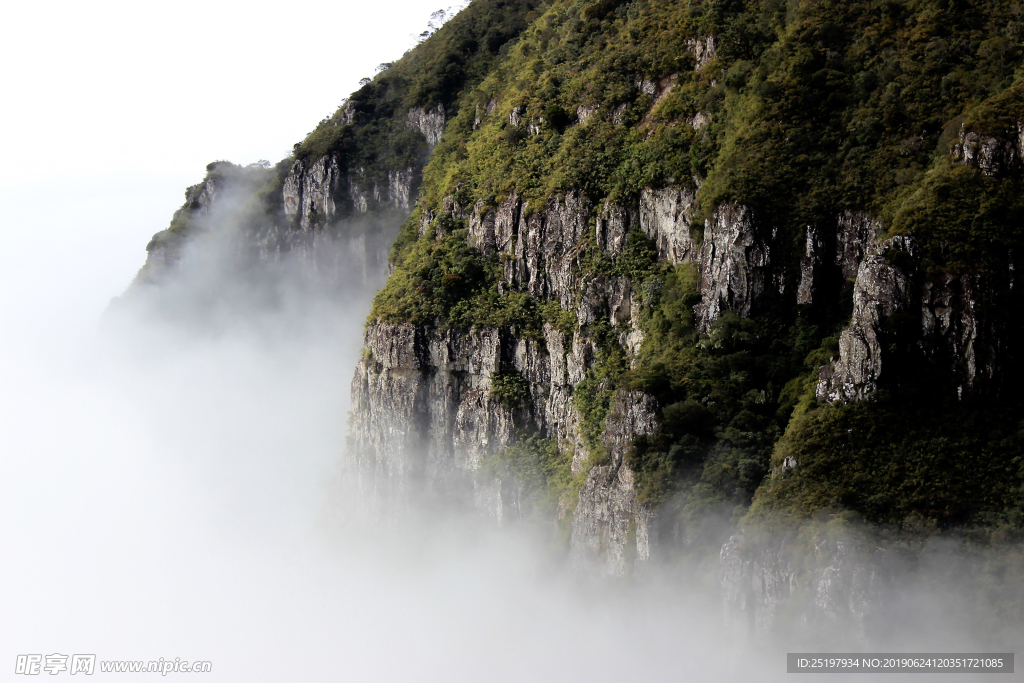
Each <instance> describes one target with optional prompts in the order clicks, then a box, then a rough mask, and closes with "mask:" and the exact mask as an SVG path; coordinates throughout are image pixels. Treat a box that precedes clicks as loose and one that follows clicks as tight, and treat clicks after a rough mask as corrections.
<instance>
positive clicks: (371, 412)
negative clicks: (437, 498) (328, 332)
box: [348, 323, 578, 518]
mask: <svg viewBox="0 0 1024 683" xmlns="http://www.w3.org/2000/svg"><path fill="white" fill-rule="evenodd" d="M544 336H545V341H546V343H545V344H540V343H538V342H535V341H532V340H523V339H516V338H514V337H512V336H511V335H510V334H509V333H508V332H502V331H499V330H495V329H489V328H484V329H474V330H472V331H469V332H459V331H454V330H448V331H443V332H442V331H438V330H434V329H431V328H424V327H421V326H413V325H390V324H384V323H377V324H374V325H371V326H370V327H369V328H368V329H367V332H366V339H365V355H364V358H363V359H362V360H361V361H360V363H359V365H358V366H357V368H356V373H355V378H354V379H353V382H352V414H353V423H352V432H351V441H350V444H349V448H348V453H349V455H348V457H349V461H350V462H351V463H353V464H354V465H355V469H356V471H357V473H358V481H359V490H360V495H361V497H362V499H363V500H364V501H369V502H370V504H371V505H376V504H378V503H379V502H380V501H381V500H383V499H386V498H389V497H391V496H392V495H394V494H399V495H400V497H401V494H408V493H409V492H410V491H411V490H414V489H416V488H417V487H424V486H425V487H427V488H429V489H431V490H434V491H444V492H447V495H449V496H454V497H455V498H457V499H458V498H461V499H464V500H467V501H468V500H471V499H473V500H475V501H476V503H477V505H482V504H486V505H492V506H496V507H492V508H490V509H488V510H487V511H488V513H490V514H492V515H493V516H495V517H497V518H504V517H507V516H508V515H509V512H508V510H506V509H505V508H503V507H502V506H503V502H502V501H503V500H504V499H503V498H502V497H501V496H498V495H497V494H496V493H495V491H493V490H492V489H493V486H494V482H492V481H477V480H475V478H474V473H475V472H476V470H477V468H478V467H479V465H480V463H481V461H482V460H483V459H484V458H486V457H488V456H490V455H493V454H495V453H497V452H498V451H499V450H501V449H503V448H507V447H508V446H509V445H511V444H512V443H513V441H514V440H515V439H516V438H518V436H519V435H520V433H522V432H523V431H533V430H536V431H537V432H539V433H540V434H542V435H546V436H548V437H550V438H557V439H558V440H559V442H560V445H561V446H562V447H563V448H565V449H567V450H569V451H570V452H572V451H573V450H574V449H575V447H576V445H575V444H576V440H575V434H576V424H577V422H578V416H577V414H576V410H575V408H574V406H573V404H572V386H571V384H570V383H569V382H570V377H569V374H568V373H567V371H566V361H565V355H566V353H567V350H568V347H569V344H568V343H567V341H566V339H565V336H564V335H563V334H562V333H561V332H559V331H558V330H555V329H553V328H551V327H550V326H545V328H544ZM502 373H516V374H518V375H519V376H520V377H521V378H522V380H524V382H525V384H526V386H527V387H528V390H527V393H528V395H529V397H528V399H525V400H524V401H523V403H522V404H521V405H520V406H518V407H508V406H505V405H503V404H502V403H501V401H500V400H498V399H497V398H495V397H494V396H492V393H491V387H492V381H493V378H494V377H495V376H496V375H498V374H502ZM474 487H475V488H476V490H475V492H474ZM488 491H491V492H490V493H488ZM506 502H507V501H506ZM505 507H507V506H505Z"/></svg>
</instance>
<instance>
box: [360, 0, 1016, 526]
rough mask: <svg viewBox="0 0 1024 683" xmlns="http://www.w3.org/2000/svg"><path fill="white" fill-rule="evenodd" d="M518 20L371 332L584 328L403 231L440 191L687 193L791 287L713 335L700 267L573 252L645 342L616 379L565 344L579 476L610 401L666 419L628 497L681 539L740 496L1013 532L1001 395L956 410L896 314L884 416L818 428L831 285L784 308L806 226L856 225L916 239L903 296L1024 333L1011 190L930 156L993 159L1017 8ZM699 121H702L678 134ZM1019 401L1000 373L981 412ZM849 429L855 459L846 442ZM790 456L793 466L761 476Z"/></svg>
mask: <svg viewBox="0 0 1024 683" xmlns="http://www.w3.org/2000/svg"><path fill="white" fill-rule="evenodd" d="M538 13H539V16H538V17H537V18H536V20H534V21H532V23H531V24H530V26H529V27H528V28H526V29H525V31H523V32H522V35H521V38H520V40H519V41H518V42H515V43H509V44H508V45H507V46H506V48H504V50H503V54H502V55H500V56H499V58H498V59H496V60H495V61H494V62H492V63H491V64H490V67H489V68H490V71H488V72H487V73H486V74H483V71H481V72H480V74H481V77H480V78H479V79H478V80H477V81H475V83H474V84H473V85H472V86H469V87H466V88H465V89H464V90H463V91H462V93H461V95H460V96H459V105H458V106H457V107H455V108H453V111H455V110H456V109H457V111H455V113H454V116H453V117H452V119H451V121H450V122H449V124H448V129H447V132H446V135H445V137H444V138H443V139H442V141H441V142H440V144H439V145H438V146H437V148H436V150H435V152H434V155H433V157H432V159H431V161H430V163H429V164H428V165H427V166H426V167H425V168H424V171H423V180H424V182H423V187H422V190H421V195H420V198H419V203H418V209H417V210H416V212H414V214H413V216H412V217H411V218H410V220H409V221H408V222H407V223H406V225H405V226H404V228H403V230H402V234H401V235H400V237H399V239H398V240H397V242H396V243H395V246H394V248H393V251H392V263H393V264H394V265H395V268H396V269H395V273H394V275H393V276H392V278H391V281H389V283H388V285H387V286H386V287H385V289H384V290H383V291H382V292H381V293H380V295H379V296H378V297H377V300H376V301H375V304H374V309H373V313H372V314H371V319H383V320H392V321H398V320H412V321H415V322H422V323H425V324H439V325H441V326H448V325H452V326H457V327H463V328H469V327H472V326H474V325H485V326H495V327H507V328H510V329H513V330H515V333H516V334H517V335H522V336H527V337H532V338H539V336H538V335H539V329H540V326H541V325H542V324H543V322H544V321H547V322H551V323H552V324H555V325H556V326H557V327H559V328H560V329H562V330H563V331H565V332H566V333H569V332H570V331H572V330H573V328H574V327H575V325H576V321H575V320H574V319H572V317H571V316H572V314H571V313H569V312H566V311H562V309H561V308H560V307H558V306H557V304H554V302H551V301H536V300H534V299H533V298H531V297H529V296H528V295H526V294H525V293H523V292H515V291H512V292H508V291H506V293H504V294H502V295H499V294H498V282H499V281H500V280H501V279H502V263H501V261H500V260H499V259H497V258H494V257H492V258H490V259H485V258H484V257H483V256H482V255H481V254H480V253H479V252H477V251H475V250H473V249H471V248H470V247H469V246H468V245H467V244H466V237H465V231H464V228H465V226H464V225H451V226H445V227H444V229H443V230H442V232H443V233H444V235H445V236H444V237H443V238H441V239H439V240H438V239H436V234H437V233H436V231H435V232H431V230H430V229H428V230H427V231H426V233H425V234H423V235H421V234H420V230H419V229H420V224H421V220H422V216H423V215H425V214H424V213H423V212H425V211H426V210H427V209H433V210H437V209H438V207H440V206H441V205H442V203H443V202H442V200H443V198H444V197H445V196H448V195H454V196H457V197H458V201H459V204H460V205H461V206H472V205H473V203H475V202H477V201H482V202H483V203H484V204H485V205H486V206H489V207H494V206H498V205H499V204H501V202H502V201H504V199H505V198H506V197H507V196H508V195H509V194H510V193H511V192H513V191H515V192H516V193H517V194H518V196H519V197H520V198H521V199H522V200H524V202H526V204H525V206H526V209H525V211H527V212H529V211H532V210H536V209H537V207H539V206H542V205H543V203H544V202H546V201H547V200H548V199H549V198H550V197H552V196H556V195H560V194H563V193H566V192H568V191H570V190H577V189H578V190H582V191H584V192H585V193H586V194H587V195H588V196H589V198H590V199H591V200H592V203H593V206H595V207H599V206H601V204H602V202H603V200H605V199H611V200H615V201H618V202H620V203H622V204H627V205H628V204H632V205H634V206H635V204H636V202H637V199H638V196H639V194H640V192H641V190H642V189H643V188H645V187H659V186H663V185H666V184H669V183H674V184H677V185H678V184H685V185H689V186H691V187H693V186H694V185H693V183H692V181H691V180H690V179H691V178H694V177H697V178H701V179H702V183H701V184H700V190H699V192H698V193H697V201H698V206H699V212H698V216H697V220H696V222H695V224H694V228H695V230H694V234H695V235H696V237H697V238H698V239H699V237H700V234H699V232H700V228H701V225H702V224H703V218H704V217H707V216H709V215H710V212H711V211H712V210H713V208H714V207H715V206H717V205H719V204H721V203H723V202H735V203H739V204H743V205H745V206H747V207H748V208H749V209H750V210H751V212H752V215H754V216H755V217H756V219H757V220H758V221H760V222H761V223H762V224H765V225H770V226H771V227H772V229H773V233H774V235H775V237H774V239H773V243H772V249H773V250H774V252H775V256H774V257H773V258H776V259H778V260H779V261H781V262H786V263H788V264H791V266H792V267H788V268H787V279H786V281H785V283H784V284H785V287H784V290H783V291H784V293H785V294H784V297H780V298H776V299H772V298H771V297H770V296H769V297H766V298H765V299H764V300H763V301H761V302H759V306H758V308H757V309H756V311H755V315H754V316H752V317H751V318H749V319H741V318H740V317H739V316H737V315H735V314H732V313H726V314H724V315H722V316H721V317H720V318H719V319H718V320H717V321H716V322H715V323H714V324H713V325H712V326H711V328H710V329H709V330H708V332H707V334H700V333H698V331H697V329H696V327H695V325H694V312H693V311H694V307H695V306H696V305H697V304H698V303H699V301H700V293H699V291H698V289H697V283H696V278H695V274H694V272H693V271H692V269H690V268H689V267H687V266H683V267H679V268H671V267H668V266H666V265H665V264H662V263H658V262H657V261H656V258H655V252H654V249H653V245H651V244H650V242H649V241H647V240H646V238H644V237H643V236H642V235H640V234H638V233H636V232H634V233H633V234H631V235H630V236H629V241H628V244H627V249H626V252H625V253H624V254H623V255H622V256H621V257H619V258H617V259H616V260H614V261H612V260H611V259H609V258H608V257H607V256H605V255H604V254H603V253H601V252H600V251H599V250H598V249H597V248H596V246H595V244H594V242H593V238H591V237H587V238H585V239H584V240H583V242H582V243H581V244H580V245H579V247H580V250H581V254H582V256H581V262H582V277H583V279H584V280H585V279H587V278H590V277H593V276H596V275H608V276H626V277H628V278H629V279H630V281H631V283H632V287H633V290H634V292H636V293H637V294H638V296H639V300H640V303H641V304H642V308H641V311H640V320H641V324H642V327H643V330H644V333H645V343H644V345H643V348H642V350H641V351H640V354H639V356H638V357H637V358H635V359H633V361H632V364H631V363H630V361H629V359H627V358H626V356H625V353H624V351H623V349H622V348H621V346H620V344H619V341H618V338H617V334H618V331H617V330H615V329H613V328H612V327H611V325H610V324H609V322H607V321H604V320H600V321H596V322H593V323H591V324H590V325H588V326H587V328H586V330H585V333H586V335H587V336H588V337H589V339H591V340H593V341H594V342H595V345H596V362H595V364H594V366H593V369H592V370H591V371H590V372H589V373H588V375H587V377H586V379H585V380H584V381H583V382H582V383H580V384H579V386H577V387H576V389H575V393H574V399H573V400H574V403H575V407H576V409H577V411H578V412H579V413H580V416H581V420H582V427H581V431H582V434H581V436H582V438H583V440H584V443H585V445H586V447H587V449H588V451H589V452H590V454H591V458H592V462H593V463H600V462H603V460H604V458H605V457H606V456H605V454H604V451H603V448H602V446H601V443H600V437H601V434H602V432H603V429H604V419H605V417H606V416H607V413H608V410H609V408H610V405H611V401H612V398H613V396H614V394H615V392H616V391H618V390H623V389H625V390H641V391H645V392H648V393H650V394H652V395H654V396H655V397H656V398H657V399H658V401H659V404H660V405H661V406H662V415H661V422H662V430H661V433H660V434H658V435H657V436H654V437H641V438H638V439H637V440H636V443H635V448H634V449H633V451H632V453H631V454H630V455H629V458H628V462H629V464H630V466H631V467H632V469H633V470H634V471H635V472H636V475H637V487H638V492H639V495H640V498H641V500H642V501H643V502H646V503H651V504H662V505H664V506H665V509H666V510H667V511H668V513H667V514H670V515H672V516H675V517H676V518H678V519H679V520H680V521H681V522H683V523H684V524H696V523H697V520H698V519H699V518H700V517H701V516H702V515H706V514H707V513H708V512H709V511H717V513H718V514H720V515H724V516H726V517H728V518H731V519H733V520H735V519H736V518H738V516H741V515H743V514H744V513H745V511H746V510H747V508H748V506H749V505H750V504H751V501H752V500H756V503H755V505H754V508H753V511H752V512H751V515H750V517H749V519H750V520H753V519H755V518H764V517H765V516H766V515H767V516H770V515H771V514H782V512H785V513H786V514H796V515H811V514H813V513H814V511H815V510H819V511H820V510H839V509H849V510H854V511H856V512H858V513H859V514H862V515H864V516H865V517H866V518H868V519H870V520H872V521H875V522H884V523H896V524H902V523H904V522H903V521H902V520H927V524H931V525H937V527H944V526H950V525H961V526H962V525H967V524H973V523H983V522H985V520H991V519H995V517H999V519H1005V520H1009V522H1008V523H1012V524H1016V525H1018V526H1019V525H1020V524H1021V521H1022V520H1020V519H1019V513H1015V512H1014V510H1019V509H1020V507H1021V500H1022V488H1021V486H1022V483H1024V472H1022V471H1021V462H1020V460H1019V458H1020V456H1019V453H1020V452H1021V443H1020V441H1019V436H1014V435H1016V434H1018V430H1019V427H1017V425H1018V424H1019V423H1020V420H1021V417H1024V410H1022V406H1021V401H1020V399H1019V398H1016V396H1015V395H1014V396H1011V395H1009V394H1004V395H1002V396H1001V397H1000V398H999V399H993V400H994V401H995V405H997V406H998V410H997V409H995V408H993V405H990V404H989V403H985V402H984V401H982V399H978V401H981V402H979V403H971V402H961V401H958V400H957V399H956V394H955V386H956V385H955V381H954V377H953V376H952V374H951V372H945V371H943V372H933V371H932V372H930V371H928V367H931V366H927V364H926V363H924V361H923V360H922V356H921V354H920V350H919V348H918V346H917V340H918V336H917V333H915V334H910V335H907V334H906V330H907V329H911V328H913V326H914V324H915V322H914V321H913V320H910V319H909V318H908V319H907V320H902V319H893V320H890V321H887V323H886V325H887V327H886V329H887V330H888V332H887V334H888V337H887V342H886V343H887V345H888V346H887V349H886V350H887V353H890V354H892V355H891V358H893V359H894V361H893V362H892V363H890V365H889V366H888V367H891V368H895V369H893V370H890V371H888V372H889V375H888V377H889V379H888V380H887V382H888V384H887V385H886V386H885V387H883V389H882V391H881V392H879V394H878V395H877V397H876V400H875V401H874V402H871V403H868V404H863V405H853V406H836V407H833V406H820V405H818V404H817V403H816V402H815V401H814V386H815V384H816V380H817V369H818V367H819V366H820V365H823V364H825V363H827V362H829V360H830V359H831V358H833V357H834V356H835V355H836V354H837V352H838V347H837V338H838V336H839V333H840V331H841V330H842V329H843V328H844V327H845V326H846V324H847V323H848V321H849V315H850V311H851V301H850V291H851V290H850V286H849V283H845V284H844V283H839V282H836V283H830V284H827V285H824V288H823V290H822V291H820V292H819V293H818V294H817V295H816V297H815V302H814V304H813V305H811V306H800V307H798V306H796V305H795V303H793V298H794V297H793V295H792V292H793V291H794V290H795V287H796V277H797V276H798V273H799V269H798V268H797V267H796V265H797V263H798V261H799V258H800V257H801V256H802V250H803V246H804V235H805V230H806V226H807V225H810V224H813V225H819V226H828V225H830V224H832V223H831V222H833V221H834V220H835V217H836V216H837V215H838V214H839V213H840V212H841V211H843V210H849V209H864V210H867V211H869V212H870V213H872V214H873V215H876V216H880V217H881V218H882V220H883V222H884V224H885V226H886V228H887V229H888V230H889V231H890V233H909V234H913V235H914V237H915V238H916V239H917V240H918V242H919V244H920V245H921V253H922V258H923V261H922V277H924V278H928V279H932V280H934V279H937V278H940V277H942V276H943V275H944V274H946V273H949V274H952V275H960V274H962V273H971V274H977V275H981V276H982V277H984V278H986V280H985V286H986V287H988V288H989V290H990V291H994V292H999V293H1000V294H999V296H1000V297H1002V298H1000V299H999V302H1000V303H999V306H1000V309H1001V310H1002V311H1003V312H1005V315H1004V316H1001V318H1000V320H1002V321H1003V322H1001V323H999V325H1000V327H999V329H998V333H999V335H1000V338H1001V339H1003V340H1004V342H1003V343H1004V344H1005V345H1008V346H1013V345H1015V344H1017V343H1018V342H1019V341H1021V340H1024V332H1022V330H1021V324H1020V323H1014V322H1006V321H1014V320H1017V321H1021V320H1024V307H1022V306H1024V305H1022V301H1021V297H1020V295H1019V294H1017V293H1016V292H1014V293H1013V294H1012V295H1011V294H1010V292H1011V289H1010V278H1011V277H1012V271H1011V269H1010V258H1011V255H1012V254H1013V253H1024V231H1022V230H1021V229H1020V225H1021V224H1022V218H1024V187H1022V186H1021V183H1022V178H1021V173H1020V172H1019V168H1018V167H1013V168H1010V167H1007V166H1005V165H1004V167H1003V168H1000V169H997V171H996V172H995V173H991V174H985V173H982V172H981V171H980V170H979V169H978V168H974V167H969V166H964V165H961V164H958V163H957V162H956V161H955V160H954V159H953V158H952V156H951V154H950V151H951V149H952V147H953V145H955V144H957V143H958V142H959V139H960V137H959V136H960V132H961V126H963V129H964V130H966V131H973V132H976V133H978V134H979V135H982V136H992V137H995V138H997V139H998V140H1000V141H1003V142H1004V143H1009V142H1011V141H1012V140H1013V139H1014V136H1015V135H1016V134H1017V124H1018V118H1019V115H1020V112H1021V111H1022V110H1024V107H1022V106H1021V105H1022V104H1024V98H1022V92H1024V85H1021V83H1024V80H1021V76H1022V74H1021V72H1020V70H1019V68H1020V64H1021V57H1022V54H1024V53H1022V44H1021V37H1022V36H1021V31H1022V29H1024V23H1022V19H1024V17H1022V12H1021V10H1020V9H1019V8H1016V6H1010V5H1008V4H1006V3H997V2H994V1H989V2H985V1H979V2H974V3H969V4H964V3H949V2H940V3H926V2H923V1H914V0H903V1H899V0H897V1H894V2H884V3H879V2H867V1H856V2H839V1H837V0H835V1H827V0H819V1H811V0H804V1H802V2H796V3H792V2H790V3H784V2H780V1H779V0H761V1H760V2H752V1H751V2H700V3H697V2H671V3H663V2H654V1H653V0H634V1H633V2H616V1H613V0H601V1H597V2H595V1H594V0H560V1H555V2H552V3H550V4H549V5H545V6H544V7H542V8H541V7H539V8H538ZM707 36H714V37H715V47H716V51H715V53H714V54H713V55H711V56H710V57H709V58H707V59H706V60H705V63H703V64H701V65H696V64H695V60H694V50H693V48H692V45H693V43H692V42H691V41H693V40H695V39H697V40H703V39H704V38H705V37H707ZM695 66H699V68H695ZM673 84H674V85H673ZM670 85H672V87H669V86H670ZM652 93H653V94H652ZM698 114H699V115H700V116H701V117H703V120H704V121H706V123H704V124H703V125H700V126H697V127H695V126H694V125H691V123H690V122H691V121H694V120H695V119H694V117H695V116H697V115H698ZM517 119H518V121H519V123H518V124H516V123H515V121H516V120H517ZM595 211H596V209H595ZM594 218H596V216H591V221H593V219H594ZM503 291H504V290H503ZM918 327H919V325H918ZM901 330H902V332H901ZM929 372H930V374H929ZM1021 378H1022V373H1021V367H1020V363H1019V362H1018V361H1017V360H1016V359H1010V360H1008V362H1007V363H1006V364H1005V365H1004V366H1003V367H1001V368H1000V378H999V380H1000V381H999V382H996V383H993V385H992V386H991V387H990V388H989V389H986V391H991V392H996V391H997V389H996V386H1005V387H1012V386H1014V385H1015V383H1019V380H1020V379H1021ZM502 391H505V390H504V389H502ZM511 393H514V392H511V391H510V394H511ZM1014 393H1016V392H1014ZM510 400H513V399H510ZM972 400H973V399H972ZM907 424H912V425H914V428H912V429H907V428H906V425H907ZM849 430H853V431H852V432H849ZM847 433H852V434H857V435H859V436H858V438H857V439H853V438H852V437H848V438H840V437H841V435H842V434H847ZM773 453H774V456H773ZM786 457H792V458H796V460H797V461H798V462H799V466H798V467H797V468H796V469H795V470H787V471H786V473H785V475H779V476H776V477H775V478H772V477H770V476H768V475H769V474H770V472H771V471H772V469H773V468H775V469H776V471H777V472H781V471H782V470H781V462H782V459H783V458H786ZM953 473H956V474H955V475H954V474H953ZM952 478H956V480H957V483H955V484H954V483H951V479H952ZM944 482H945V483H944ZM920 487H925V488H920ZM929 487H930V488H929ZM759 488H760V490H759ZM755 492H757V495H756V498H755ZM993 515H995V517H993ZM908 523H909V522H908ZM985 523H988V522H985Z"/></svg>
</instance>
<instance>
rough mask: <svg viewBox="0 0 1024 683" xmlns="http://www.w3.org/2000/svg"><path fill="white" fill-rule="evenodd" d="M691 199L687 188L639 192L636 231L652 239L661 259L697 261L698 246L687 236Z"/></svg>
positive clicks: (690, 217) (685, 261)
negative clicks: (638, 225)
mask: <svg viewBox="0 0 1024 683" xmlns="http://www.w3.org/2000/svg"><path fill="white" fill-rule="evenodd" d="M694 200H695V197H694V193H693V191H691V190H690V189H688V188H678V187H666V188H663V189H660V190H651V189H650V188H648V189H645V190H644V191H643V192H641V193H640V228H641V229H642V230H643V231H644V233H645V234H646V235H647V236H648V237H650V238H651V239H652V240H654V243H655V244H656V245H657V247H658V255H659V256H660V257H661V258H663V259H665V260H667V261H670V262H672V263H687V262H689V261H693V260H695V259H696V258H697V254H698V252H699V248H700V247H699V245H698V244H696V243H695V242H694V241H693V238H692V237H691V235H690V223H691V221H692V220H693V214H694Z"/></svg>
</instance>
